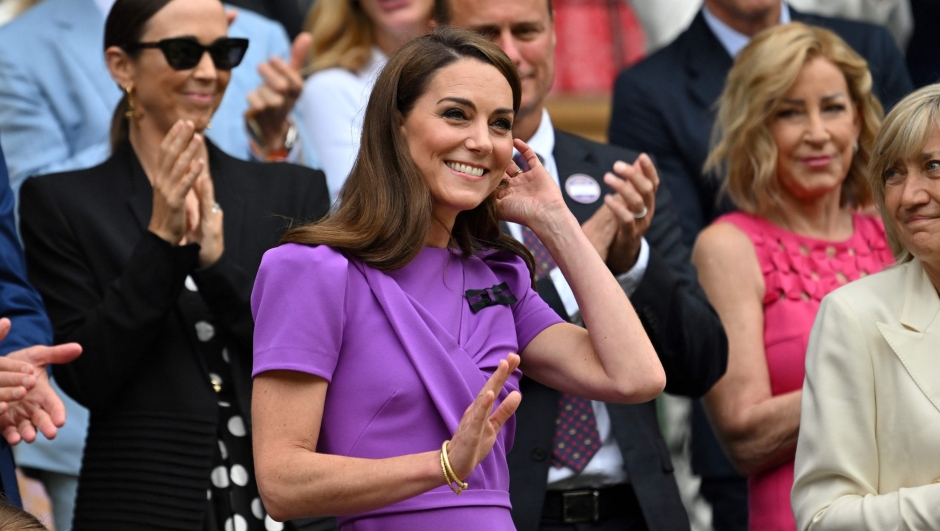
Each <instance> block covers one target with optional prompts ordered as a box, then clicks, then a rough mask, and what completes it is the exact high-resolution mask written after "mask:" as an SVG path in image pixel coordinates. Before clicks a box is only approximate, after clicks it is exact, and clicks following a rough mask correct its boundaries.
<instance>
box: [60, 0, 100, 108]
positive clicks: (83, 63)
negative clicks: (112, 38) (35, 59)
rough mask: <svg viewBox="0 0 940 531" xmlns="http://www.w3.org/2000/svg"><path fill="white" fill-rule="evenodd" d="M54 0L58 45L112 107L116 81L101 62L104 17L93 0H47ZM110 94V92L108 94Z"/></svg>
mask: <svg viewBox="0 0 940 531" xmlns="http://www.w3.org/2000/svg"><path fill="white" fill-rule="evenodd" d="M47 1H49V2H56V6H55V9H54V10H53V13H54V15H53V21H52V23H53V24H55V26H56V27H57V28H58V29H59V32H58V35H59V38H60V39H61V41H62V46H61V49H62V50H63V53H64V54H66V55H67V56H68V58H69V60H70V62H71V63H72V64H75V65H76V66H77V67H78V68H77V69H78V70H79V71H80V72H81V73H82V74H83V75H84V76H85V77H86V78H87V79H88V81H89V83H91V84H92V85H94V87H95V88H96V89H97V90H96V91H95V93H96V94H98V96H99V97H100V98H101V101H102V103H103V104H104V106H105V107H106V108H107V109H109V110H110V109H113V108H114V101H115V99H114V97H113V95H114V92H115V91H116V90H117V89H116V88H115V83H114V81H112V79H111V75H110V74H109V73H108V68H107V66H106V65H105V62H104V53H102V50H101V43H102V42H103V41H104V17H102V16H101V11H99V10H98V6H96V5H95V3H94V1H93V0H47ZM109 95H110V96H109Z"/></svg>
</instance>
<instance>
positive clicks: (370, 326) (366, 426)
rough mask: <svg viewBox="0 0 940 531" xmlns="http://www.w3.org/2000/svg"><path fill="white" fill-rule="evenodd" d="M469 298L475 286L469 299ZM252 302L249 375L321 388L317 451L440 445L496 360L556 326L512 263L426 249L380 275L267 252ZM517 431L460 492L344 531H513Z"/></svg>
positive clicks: (341, 261)
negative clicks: (509, 458) (511, 455)
mask: <svg viewBox="0 0 940 531" xmlns="http://www.w3.org/2000/svg"><path fill="white" fill-rule="evenodd" d="M504 283H505V284H504ZM503 287H504V288H508V293H507V290H506V289H502V288H503ZM468 290H481V291H476V292H471V293H475V295H473V296H471V297H470V299H468V297H467V291H468ZM481 299H486V300H487V301H490V302H491V303H490V304H486V303H484V304H480V300H481ZM513 299H515V300H514V301H513ZM471 302H474V303H475V304H474V305H473V306H474V307H473V308H471ZM251 306H252V312H253V314H254V317H255V336H254V371H253V374H254V375H257V374H258V373H261V372H264V371H269V370H285V369H286V370H294V371H302V372H306V373H310V374H314V375H317V376H320V377H322V378H325V379H326V380H327V381H329V382H330V384H329V387H328V390H327V395H326V403H325V405H324V409H323V422H322V427H321V429H320V435H319V439H318V443H317V451H318V452H323V453H329V454H334V455H344V456H352V457H362V458H384V457H393V456H399V455H405V454H411V453H418V452H426V451H431V450H436V449H438V448H440V446H441V443H442V442H443V441H444V440H446V439H450V438H451V436H452V434H453V433H454V431H455V429H456V428H457V424H458V423H459V422H460V418H461V416H462V415H463V412H464V410H465V409H466V408H467V406H469V405H470V403H471V402H472V401H473V399H474V398H475V397H476V395H477V394H478V393H479V392H480V390H481V389H482V388H483V385H484V383H485V382H486V380H487V379H488V378H489V376H490V375H491V374H492V373H493V371H494V370H495V369H496V367H497V365H498V363H499V360H501V359H503V358H505V357H506V355H507V354H508V353H510V352H521V351H522V350H524V349H525V347H526V345H528V343H529V341H531V340H532V339H533V338H534V337H535V336H536V335H538V334H539V333H540V332H541V331H542V330H544V329H545V328H547V327H549V326H551V325H553V324H556V323H559V322H561V319H560V318H559V317H558V315H557V314H555V312H554V311H552V310H551V309H550V308H549V307H548V306H547V305H546V304H545V303H544V302H543V301H542V299H541V298H539V296H538V295H537V294H536V293H535V292H534V291H533V290H532V288H531V284H530V281H529V272H528V270H527V268H526V266H525V263H524V262H523V261H522V260H520V259H519V258H518V257H516V256H513V255H509V254H506V253H500V252H493V251H486V252H482V253H479V254H477V255H475V256H470V257H467V256H461V255H459V254H455V253H452V252H450V251H448V250H446V249H436V248H430V247H428V248H425V249H423V250H422V251H421V253H420V254H419V255H418V257H417V258H415V260H413V261H412V262H411V263H410V264H408V265H407V266H405V267H404V268H402V269H399V270H397V271H394V272H390V273H385V272H381V271H378V270H376V269H373V268H371V267H368V266H366V265H364V264H362V263H361V262H359V261H358V260H356V259H350V258H347V257H346V256H344V255H343V254H341V253H339V252H337V251H335V250H334V249H332V248H329V247H326V246H319V247H309V246H303V245H296V244H288V245H282V246H280V247H278V248H276V249H272V250H271V251H268V252H267V253H266V254H265V256H264V260H263V262H262V264H261V269H260V271H259V273H258V277H257V280H256V282H255V287H254V292H253V293H252V300H251ZM519 377H520V373H519V371H516V373H515V374H513V375H512V377H510V379H509V380H508V381H507V383H506V385H505V386H504V388H503V390H502V391H501V392H500V395H499V397H497V401H499V400H502V399H503V398H505V397H506V395H507V394H508V393H509V392H510V391H512V390H517V389H518V386H519ZM514 431H515V419H510V420H509V421H508V422H507V423H506V425H505V426H504V428H503V430H502V432H501V433H500V437H499V438H498V439H497V442H496V444H495V446H494V448H493V451H492V452H491V453H490V455H489V456H487V458H486V459H484V461H483V462H482V463H480V465H479V466H478V467H477V468H476V470H474V472H473V473H472V474H471V475H470V477H469V478H467V482H468V483H469V484H470V488H469V490H467V491H465V492H464V493H463V494H461V495H460V496H456V495H455V494H454V493H453V492H452V491H451V490H450V489H449V488H448V487H446V486H444V487H441V488H438V489H435V490H433V491H430V492H427V493H425V494H422V495H420V496H417V497H415V498H411V499H409V500H405V501H403V502H400V503H397V504H394V505H392V506H389V507H385V508H383V509H379V510H376V511H372V512H369V513H365V514H359V515H354V516H347V517H343V518H340V519H339V523H340V527H341V529H343V531H352V530H355V531H362V530H370V531H371V530H379V529H383V530H399V529H401V530H405V529H407V530H431V529H435V530H436V529H444V528H453V527H455V526H456V527H459V528H462V529H487V530H493V531H502V530H512V529H515V528H514V526H513V523H512V519H511V517H510V504H509V493H508V489H509V471H508V468H507V465H506V453H507V452H508V451H509V449H510V447H511V445H512V440H513V435H514Z"/></svg>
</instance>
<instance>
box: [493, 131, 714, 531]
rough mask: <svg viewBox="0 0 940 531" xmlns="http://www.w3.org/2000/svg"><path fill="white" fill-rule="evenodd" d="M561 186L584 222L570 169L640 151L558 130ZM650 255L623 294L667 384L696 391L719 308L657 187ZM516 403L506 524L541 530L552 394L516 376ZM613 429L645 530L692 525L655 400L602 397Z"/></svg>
mask: <svg viewBox="0 0 940 531" xmlns="http://www.w3.org/2000/svg"><path fill="white" fill-rule="evenodd" d="M553 155H554V157H555V162H556V164H557V166H558V175H559V179H560V181H561V185H562V187H561V188H562V193H563V194H564V197H565V202H566V203H567V204H568V208H569V209H570V210H571V211H572V213H574V215H575V217H577V218H578V221H579V222H581V223H584V222H585V221H587V220H588V218H590V217H591V215H593V214H594V212H595V211H596V210H597V209H598V208H599V207H600V206H601V205H602V204H603V200H602V199H600V198H599V199H598V200H597V201H595V202H594V203H591V204H582V203H579V202H577V201H575V200H574V199H572V198H571V197H570V196H569V195H568V193H567V191H566V190H565V186H564V183H565V180H566V179H567V178H568V176H570V175H572V174H575V173H584V174H587V175H590V176H592V177H593V178H594V179H595V180H597V181H598V183H599V184H601V187H602V197H603V195H604V194H607V193H612V190H611V189H610V188H609V187H607V186H606V185H605V184H604V183H603V180H602V179H603V176H604V173H605V172H608V171H610V170H611V167H612V166H613V164H614V162H615V161H617V160H623V161H627V162H633V161H634V160H635V159H636V157H637V153H635V152H632V151H628V150H625V149H622V148H618V147H614V146H607V145H604V144H598V143H597V142H592V141H590V140H586V139H584V138H580V137H577V136H574V135H571V134H568V133H563V132H561V131H558V130H556V131H555V151H554V153H553ZM646 240H647V242H649V244H650V261H649V266H648V268H647V270H646V274H645V275H644V277H643V280H642V281H641V282H640V284H639V286H638V287H637V289H636V292H634V294H633V296H632V297H631V298H630V300H631V302H632V303H633V305H634V307H635V308H636V311H637V314H638V315H639V317H640V321H641V322H642V323H643V326H644V328H645V329H646V332H647V334H649V336H650V339H651V340H652V342H653V346H654V347H655V348H656V352H657V353H658V354H659V358H660V361H662V364H663V368H664V369H665V371H666V390H667V391H668V392H670V393H674V394H680V395H685V396H690V397H699V396H702V395H703V394H705V392H706V391H708V390H709V389H710V388H711V386H712V384H714V383H715V382H716V381H718V379H719V378H721V376H722V375H723V374H724V372H725V367H726V365H727V353H728V343H727V338H726V337H725V333H724V329H723V328H722V326H721V322H720V321H719V319H718V315H717V314H716V313H715V311H714V310H713V309H712V307H711V306H710V305H709V304H708V301H707V300H706V298H705V294H704V293H703V292H702V289H701V287H699V285H698V281H697V274H696V272H695V268H694V267H692V264H691V263H690V262H689V251H688V249H687V248H686V247H685V246H684V245H683V244H682V236H681V231H680V229H679V222H678V219H677V217H676V211H675V207H674V204H673V201H672V197H671V196H670V194H669V191H668V190H667V189H666V187H665V186H660V187H659V191H658V192H657V194H656V212H655V214H654V216H653V220H652V223H651V225H650V228H649V230H648V231H647V233H646ZM538 288H539V295H541V296H542V298H543V299H545V300H546V302H548V303H549V305H551V306H552V308H554V309H555V311H556V312H558V314H559V315H561V316H562V317H563V318H565V319H567V317H568V316H567V314H566V312H565V310H564V307H563V306H562V304H561V300H560V298H559V297H558V293H557V291H556V290H555V287H554V285H553V284H552V283H551V281H550V280H547V279H542V280H540V281H539V285H538ZM520 390H521V392H522V396H523V397H525V398H524V399H523V400H522V404H521V405H520V406H519V410H518V411H517V414H516V439H515V442H514V443H513V449H512V451H511V452H510V453H509V457H508V460H509V474H510V484H509V485H510V487H509V494H510V498H511V500H512V507H513V511H512V513H513V521H514V522H515V524H516V527H517V528H518V529H519V530H520V531H534V530H535V529H538V524H539V519H540V517H541V514H542V505H543V502H544V500H545V490H546V482H547V479H548V468H549V466H550V464H549V458H550V457H551V451H552V444H553V439H554V436H555V418H556V416H557V414H558V399H559V392H558V391H556V390H554V389H550V388H548V387H545V386H543V385H541V384H539V383H537V382H535V381H534V380H531V379H529V378H523V380H522V383H521V389H520ZM607 407H608V412H609V413H610V418H611V425H612V429H613V432H614V436H615V437H616V438H617V443H618V444H619V445H620V449H621V451H622V454H623V460H624V466H625V467H626V469H627V473H628V474H629V477H630V482H631V483H632V484H633V487H634V490H635V491H636V494H637V498H638V500H639V502H640V506H641V507H642V509H643V516H644V518H645V519H646V523H647V526H648V527H649V529H650V530H653V531H655V530H667V529H668V530H673V529H689V520H688V517H687V516H686V512H685V509H684V507H683V505H682V501H681V499H680V498H679V490H678V487H677V486H676V482H675V478H674V477H673V474H672V471H673V468H672V461H671V460H670V458H669V451H668V449H667V448H666V443H665V442H664V441H663V438H662V434H661V433H660V431H659V423H658V421H657V417H656V406H655V403H654V402H647V403H645V404H638V405H620V404H608V406H607Z"/></svg>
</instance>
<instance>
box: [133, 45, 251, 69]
mask: <svg viewBox="0 0 940 531" xmlns="http://www.w3.org/2000/svg"><path fill="white" fill-rule="evenodd" d="M142 48H159V49H160V51H162V52H163V56H164V57H166V62H167V63H168V64H169V65H170V68H173V69H174V70H189V69H190V68H195V67H196V65H198V64H199V61H201V60H202V54H203V53H205V52H209V57H211V58H212V63H213V64H214V65H215V67H216V68H218V69H219V70H231V69H233V68H235V67H236V66H238V64H239V63H241V62H242V59H243V58H244V57H245V52H246V51H247V50H248V39H233V38H229V37H222V38H219V39H216V41H215V42H213V43H212V44H210V45H209V46H203V45H202V44H200V43H199V41H197V40H196V39H193V38H192V37H177V38H174V39H163V40H162V41H159V42H138V43H136V44H132V45H130V46H127V47H125V50H127V51H129V52H131V51H134V50H140V49H142Z"/></svg>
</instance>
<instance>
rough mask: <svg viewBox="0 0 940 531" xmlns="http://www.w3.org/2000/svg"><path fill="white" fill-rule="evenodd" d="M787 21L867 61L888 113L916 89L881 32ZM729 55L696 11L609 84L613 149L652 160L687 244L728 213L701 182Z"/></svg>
mask: <svg viewBox="0 0 940 531" xmlns="http://www.w3.org/2000/svg"><path fill="white" fill-rule="evenodd" d="M790 15H791V18H792V20H794V21H798V22H803V23H805V24H810V25H814V26H821V27H824V28H827V29H829V30H832V31H833V32H835V33H837V34H838V35H839V36H840V37H842V38H843V39H844V40H845V41H846V42H847V43H848V44H849V46H851V47H852V49H854V50H855V51H856V52H858V54H859V55H861V56H862V57H864V58H865V59H866V60H867V61H868V66H869V68H870V69H871V74H872V85H873V87H874V92H875V95H876V96H877V97H878V99H879V100H881V103H882V104H883V105H884V106H885V108H886V109H888V108H890V107H892V106H893V105H894V104H895V103H896V102H897V101H898V100H900V99H901V98H903V97H904V96H906V95H907V93H908V92H910V91H911V90H913V85H912V84H911V80H910V76H908V73H907V69H906V67H905V66H904V57H903V56H902V55H901V52H900V51H899V50H898V48H897V45H896V44H895V43H894V40H893V39H892V38H891V35H890V34H889V33H888V31H887V30H886V29H884V28H882V27H881V26H875V25H872V24H866V23H862V22H854V21H849V20H843V19H837V18H830V17H823V16H818V15H809V14H804V13H800V12H799V11H796V10H795V9H793V8H792V7H791V8H790ZM732 62H733V61H732V59H731V56H730V55H728V52H727V50H725V48H724V47H723V46H722V45H721V42H719V41H718V38H717V37H715V35H714V33H712V31H711V29H710V28H709V27H708V24H706V23H705V18H704V17H703V15H702V13H701V12H699V14H698V15H696V17H695V19H694V20H693V21H692V24H691V25H689V27H688V29H686V30H685V31H684V32H683V33H682V34H680V35H679V37H677V38H676V40H675V41H673V42H672V43H671V44H669V45H668V46H666V47H665V48H663V49H662V50H660V51H658V52H656V53H655V54H653V55H651V56H650V57H648V58H646V59H645V60H643V61H641V62H640V63H638V64H637V65H636V66H634V67H632V68H630V69H628V70H625V71H623V72H622V73H621V74H620V75H619V76H618V77H617V81H616V83H615V85H614V94H613V110H612V114H611V119H610V128H609V132H608V133H609V137H610V143H611V144H615V145H618V146H623V147H625V148H629V149H635V150H637V151H642V152H645V153H649V154H651V155H653V156H654V157H656V160H657V162H658V164H659V168H660V170H661V171H660V175H661V176H662V180H663V182H664V183H665V184H666V185H667V186H668V187H669V191H670V192H672V195H673V197H674V198H675V200H676V208H677V210H678V211H679V221H680V222H681V224H682V232H683V236H684V238H685V242H686V244H687V245H688V246H689V247H690V248H691V246H692V244H693V243H694V242H695V237H696V236H697V235H698V233H699V232H700V231H701V230H702V229H703V228H705V226H707V225H708V224H709V223H711V222H712V221H713V220H714V219H715V218H716V217H718V216H719V215H721V214H723V213H725V212H728V211H730V210H731V209H732V208H731V207H730V204H729V203H727V202H722V203H721V204H719V203H718V200H717V199H718V188H719V185H720V184H721V183H720V181H719V180H718V179H717V178H714V177H705V176H703V175H702V167H703V166H704V164H705V159H706V157H707V156H708V148H709V140H710V138H711V132H712V125H713V123H714V110H715V103H716V101H717V100H718V97H719V96H720V95H721V91H722V89H724V86H725V78H726V76H727V73H728V70H730V69H731V65H732Z"/></svg>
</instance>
